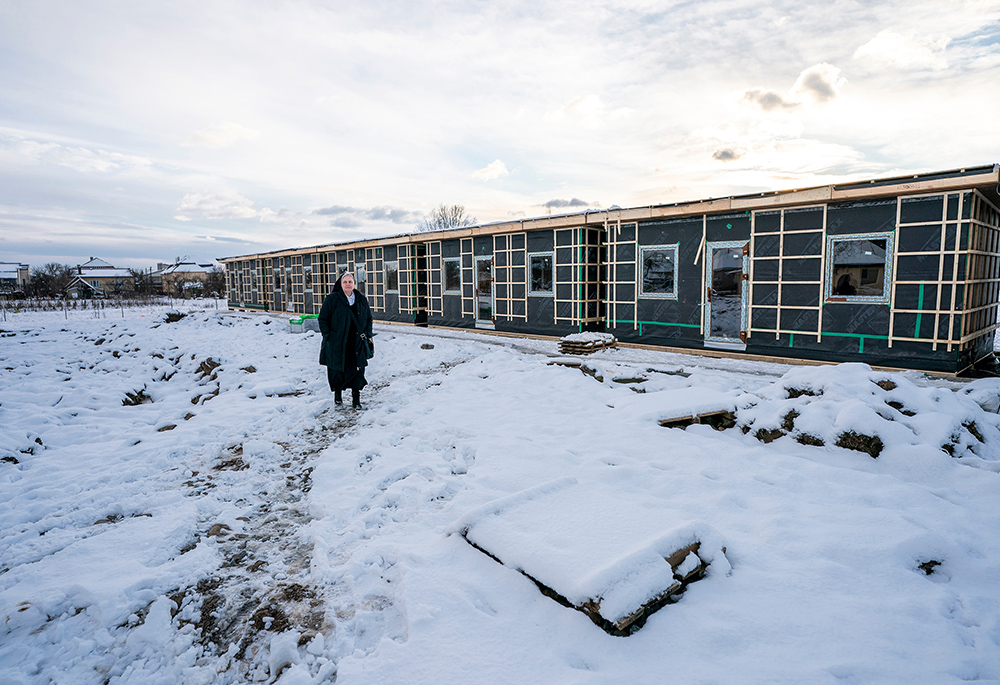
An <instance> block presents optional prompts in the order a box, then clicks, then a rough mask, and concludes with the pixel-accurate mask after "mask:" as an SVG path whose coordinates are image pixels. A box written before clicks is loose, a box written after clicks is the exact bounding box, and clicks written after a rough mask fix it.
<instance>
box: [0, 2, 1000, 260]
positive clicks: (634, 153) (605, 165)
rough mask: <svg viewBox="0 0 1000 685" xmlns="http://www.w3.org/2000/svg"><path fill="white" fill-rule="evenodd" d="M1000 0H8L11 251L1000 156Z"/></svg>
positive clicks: (770, 184)
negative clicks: (444, 206)
mask: <svg viewBox="0 0 1000 685" xmlns="http://www.w3.org/2000/svg"><path fill="white" fill-rule="evenodd" d="M998 83H1000V0H886V1H874V2H872V1H863V0H827V1H825V2H822V3H820V2H802V1H801V0H795V1H791V0H788V1H786V0H778V1H775V2H768V3H760V2H757V1H756V0H754V1H751V0H704V1H694V0H690V1H671V0H660V1H658V2H650V1H647V0H619V1H606V0H605V1H597V0H573V1H572V2H570V1H569V0H551V1H549V0H531V1H530V2H529V1H524V2H521V1H518V0H513V1H510V2H476V1H474V0H466V1H465V2H453V1H449V0H413V1H411V2H406V3H397V2H380V1H378V0H367V1H365V2H323V1H320V0H314V1H311V2H309V1H305V0H286V1H283V2H278V1H273V2H264V1H259V2H246V1H240V2H237V1H235V0H207V1H206V0H198V1H197V2H196V1H193V0H190V1H189V0H178V1H177V2H171V3H162V2H152V1H150V0H140V1H135V0H94V1H93V2H87V3H80V2H74V1H73V0H23V1H22V0H0V262H24V263H28V264H31V265H33V266H36V267H37V266H40V265H42V264H45V263H48V262H53V261H55V262H59V263H67V264H71V265H74V264H78V263H81V262H83V261H86V260H87V259H88V258H90V257H92V256H98V257H101V258H102V259H105V260H106V261H109V262H111V263H112V264H114V265H115V266H121V267H131V268H147V267H150V266H154V265H155V264H156V263H157V262H167V261H174V260H175V259H177V258H186V259H190V260H196V261H208V260H211V259H216V258H220V257H226V256H236V255H243V254H252V253H257V252H262V251H268V250H274V249H280V248H287V247H301V246H309V245H319V244H327V243H336V242H344V241H350V240H356V239H361V238H369V237H381V236H388V235H396V234H400V233H408V232H411V231H413V230H415V228H416V226H417V224H418V223H419V222H420V220H421V219H423V218H424V217H425V216H426V215H427V213H428V212H430V211H431V210H432V209H433V208H434V207H436V206H438V205H439V204H441V203H446V204H461V205H464V206H465V208H466V210H467V213H468V214H469V215H471V216H472V217H475V218H476V219H478V221H479V222H480V223H488V222H495V221H504V220H510V219H517V218H523V217H536V216H545V215H548V214H560V213H567V212H578V211H583V210H585V209H596V208H608V207H612V206H620V207H635V206H644V205H650V204H662V203H672V202H682V201H689V200H698V199H704V198H709V197H726V196H730V195H739V194H745V193H754V192H763V191H770V190H780V189H791V188H802V187H810V186H816V185H826V184H829V183H835V182H840V181H844V180H860V179H869V178H877V177H883V176H892V175H898V174H909V173H919V172H926V171H939V170H946V169H955V168H964V167H969V166H977V165H982V164H992V163H995V162H1000V134H998V133H997V130H996V112H997V111H1000V89H998V87H997V84H998Z"/></svg>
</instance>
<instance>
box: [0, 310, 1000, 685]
mask: <svg viewBox="0 0 1000 685" xmlns="http://www.w3.org/2000/svg"><path fill="white" fill-rule="evenodd" d="M182 313H184V314H185V316H184V317H183V318H179V319H178V318H175V320H173V321H171V322H169V323H168V322H167V321H166V319H165V317H164V314H165V312H162V311H160V312H145V316H143V315H141V314H140V313H138V312H134V313H133V312H126V314H127V316H126V317H125V318H124V319H122V318H118V319H112V318H108V319H96V318H92V317H84V316H82V315H81V316H80V318H75V319H74V318H69V319H67V318H66V316H65V315H63V314H62V313H58V314H55V315H43V314H38V315H18V317H20V318H11V319H9V320H8V322H7V323H6V324H4V325H2V326H0V328H3V329H4V332H2V333H0V335H2V336H4V337H0V431H2V435H0V449H2V450H3V451H2V452H0V682H3V683H5V684H6V683H12V684H21V683H32V684H34V683H49V682H65V683H109V684H118V683H180V682H183V683H206V684H207V683H236V682H247V681H251V682H276V683H281V684H282V685H293V684H294V685H300V684H304V683H311V684H314V685H317V684H320V683H331V682H333V680H334V678H336V681H337V682H338V683H372V682H393V683H397V682H407V683H450V682H462V683H468V682H476V683H494V682H495V683H500V682H504V683H506V682H524V683H536V682H537V683H542V682H544V683H553V682H592V683H598V682H601V683H604V682H664V681H675V682H706V683H708V682H711V683H746V682H785V683H804V682H810V683H812V682H819V683H824V682H830V683H833V682H866V683H868V682H878V683H884V682H898V683H913V682H934V683H938V682H941V683H947V682H964V681H969V680H984V681H988V680H991V679H992V680H997V679H1000V666H998V664H1000V595H998V593H997V579H998V578H1000V506H998V504H1000V498H998V494H997V493H998V492H1000V490H998V481H997V478H998V477H1000V474H998V473H996V472H995V467H996V465H997V464H998V463H1000V461H998V451H1000V450H998V445H1000V437H998V435H997V432H996V431H997V428H998V424H997V422H996V414H995V411H996V409H997V407H998V406H1000V383H998V382H997V381H994V380H982V381H973V382H966V381H954V380H946V379H936V378H930V377H927V376H924V375H923V374H919V373H910V372H907V373H884V372H874V371H871V370H870V369H867V368H866V367H862V366H839V367H815V368H813V367H801V368H795V369H789V368H788V367H787V366H781V365H772V364H761V363H752V362H746V361H740V360H712V359H698V358H693V357H687V356H683V355H678V354H668V353H662V352H653V351H645V350H622V349H604V350H601V351H599V352H596V353H595V354H594V355H592V356H591V357H589V358H588V365H589V366H588V370H589V371H590V373H581V369H580V368H569V367H566V366H559V365H550V361H552V359H551V358H550V357H549V353H551V352H552V350H551V346H552V345H551V342H546V341H531V340H524V341H521V340H518V341H514V340H512V339H510V338H499V337H490V336H485V335H481V334H477V333H472V332H461V331H432V330H420V329H414V328H402V327H399V328H397V327H391V326H382V325H378V326H376V332H377V333H378V344H377V345H376V348H377V353H376V357H375V358H374V359H373V360H372V365H371V366H370V367H369V373H368V378H369V380H370V382H371V385H370V386H369V387H368V388H366V389H365V391H364V392H363V395H362V399H363V401H364V402H366V403H367V406H368V409H367V411H363V412H353V411H351V410H349V409H348V410H344V409H337V408H335V407H334V405H333V402H332V395H331V393H330V392H329V390H328V388H327V387H326V380H325V375H324V373H323V369H322V367H320V366H318V364H317V358H318V348H319V336H318V335H317V334H315V333H312V332H306V333H303V334H302V335H290V334H289V333H288V327H287V325H285V323H284V320H283V319H280V318H275V319H270V318H268V317H266V316H261V315H244V314H216V313H214V312H207V313H206V312H190V313H189V312H186V311H185V312H182ZM581 368H582V367H581ZM598 378H599V379H600V380H601V382H597V379H598ZM807 392H812V393H813V394H812V395H810V394H807ZM792 395H795V396H792ZM897 405H898V406H897ZM793 410H794V412H795V415H794V416H791V413H792V411H793ZM712 411H724V412H731V413H732V414H733V416H734V427H733V428H730V429H728V430H721V431H719V430H714V429H713V428H712V427H711V426H710V425H697V424H696V425H689V426H687V427H686V428H685V429H683V430H679V429H676V428H665V427H662V426H661V425H660V423H659V422H660V420H663V419H667V418H671V417H672V416H673V417H675V418H676V417H677V416H680V414H678V412H687V413H689V414H690V413H692V412H694V413H703V412H712ZM910 412H912V415H911V414H910ZM786 421H787V422H788V425H789V428H788V429H786V428H785V423H786ZM742 426H748V427H749V429H748V432H746V433H744V432H743V431H742V430H741V429H740V427H742ZM759 431H781V432H783V433H784V435H782V434H780V433H775V434H774V439H772V441H771V442H763V441H762V440H761V439H759V438H758V436H757V434H758V432H759ZM848 432H853V433H855V434H857V435H858V436H867V437H868V438H870V439H872V440H873V439H874V438H878V439H879V441H880V442H881V443H882V449H881V451H880V452H879V453H878V458H876V459H872V458H871V457H870V456H869V455H868V454H866V453H864V452H860V451H858V450H857V449H845V448H843V447H838V446H837V445H836V443H837V441H838V440H839V439H840V436H842V435H843V434H844V433H848ZM762 435H763V434H762ZM804 436H810V438H815V441H812V440H809V439H805V438H804ZM800 438H802V442H799V439H800ZM819 441H822V442H823V445H822V446H819V445H818V442H819ZM803 442H805V443H806V444H802V443H803ZM810 443H811V444H810ZM948 445H950V446H951V447H950V453H949V448H948ZM970 467H972V468H970ZM571 481H574V482H575V485H572V486H571V485H569V484H570V482H571ZM552 483H562V484H564V485H565V486H566V487H563V488H562V489H558V488H557V490H558V491H557V492H550V493H549V494H547V495H545V496H539V497H534V498H527V500H525V501H523V502H522V503H521V504H520V505H519V506H516V507H509V508H507V511H508V513H507V514H505V516H509V517H511V518H506V519H504V517H501V516H494V515H493V514H488V513H485V512H488V511H496V510H497V506H498V504H497V503H508V504H510V503H512V502H516V501H519V498H521V499H522V500H523V499H524V498H523V493H531V492H537V490H536V488H539V487H540V486H542V487H543V489H544V486H545V484H552ZM501 509H503V507H501ZM477 512H478V513H477ZM504 522H509V523H510V524H511V526H510V527H509V528H505V527H504V526H494V525H492V524H494V523H504ZM472 523H474V524H475V525H470V524H472ZM515 523H516V525H513V524H515ZM463 526H466V527H467V529H468V530H470V531H472V535H475V534H476V533H477V532H478V534H481V535H482V536H483V537H482V538H481V542H483V544H484V545H491V546H495V547H497V548H498V549H499V548H503V555H504V556H507V557H510V558H518V560H519V561H518V563H513V564H509V565H505V564H500V563H497V562H496V561H495V560H494V559H491V558H490V557H488V556H487V555H485V554H483V553H481V552H480V551H478V550H476V549H474V548H473V547H472V546H471V545H470V544H469V543H468V542H467V541H466V540H465V539H463V536H461V535H456V534H451V533H452V532H454V531H456V530H461V529H462V527H463ZM693 536H697V537H700V538H701V539H702V541H703V543H704V544H705V546H706V555H708V554H710V553H711V551H712V550H713V549H715V550H717V549H718V548H719V547H721V546H723V545H724V546H725V547H726V551H725V554H724V555H722V554H716V555H715V557H714V561H713V562H712V564H711V565H710V566H709V569H708V575H707V576H706V577H705V578H704V579H703V580H700V581H698V582H696V583H693V584H691V585H690V586H688V588H687V591H686V592H685V593H684V594H683V596H682V597H681V598H680V600H679V601H678V602H677V603H675V604H671V605H669V606H666V607H664V608H662V609H660V610H659V611H657V612H656V613H654V614H653V615H652V616H650V617H649V619H648V621H647V622H646V623H645V625H644V626H643V627H642V629H641V630H639V631H638V632H636V633H634V634H633V635H630V636H628V637H615V636H612V635H609V634H607V633H605V632H604V631H602V630H601V629H600V628H598V627H597V626H595V625H594V623H593V622H592V621H591V620H590V618H588V617H587V616H586V615H584V614H583V613H581V612H579V611H575V610H573V609H570V608H567V607H565V606H563V605H561V604H559V603H558V602H556V601H553V600H552V599H551V598H549V597H547V596H545V595H543V594H542V593H541V592H540V590H539V587H538V586H537V585H536V584H535V583H534V582H532V581H531V580H530V579H529V578H527V577H525V575H524V574H522V573H520V572H519V571H518V570H517V567H518V566H521V567H523V568H524V569H525V570H526V571H527V569H528V568H530V569H531V573H532V575H535V574H537V576H539V577H541V576H544V577H545V578H547V579H548V580H549V581H550V582H552V583H553V585H558V586H559V587H560V589H561V590H560V591H563V592H565V593H567V595H573V596H574V597H578V598H586V597H590V598H593V597H594V596H596V595H603V597H602V606H605V605H604V602H605V601H606V602H607V604H606V607H607V609H608V612H609V615H611V614H620V613H621V612H622V611H626V610H627V609H626V608H623V607H626V606H627V605H630V604H634V602H633V600H636V601H638V598H640V597H644V596H647V595H649V594H651V593H654V592H655V590H653V589H651V588H653V587H654V586H656V585H661V584H662V583H661V582H653V581H654V580H656V579H657V571H656V569H657V564H661V566H660V567H659V570H660V571H662V573H661V575H660V576H659V580H660V581H666V580H667V579H666V569H664V568H663V567H662V561H657V559H656V558H655V554H658V555H660V556H659V559H662V558H663V555H664V554H665V553H666V552H665V550H666V549H667V548H668V547H673V546H675V545H676V544H679V543H681V542H684V541H686V540H689V539H692V537H693ZM518 555H520V556H518ZM573 560H587V564H586V565H585V564H583V562H580V566H579V568H578V569H573V568H572V567H573V566H574V564H575V563H576V562H574V561H573ZM647 562H648V564H647ZM692 562H694V560H692ZM726 565H731V573H726V572H723V571H725V570H726V568H725V566H726ZM584 566H586V569H585V568H584ZM685 568H686V567H685ZM633 581H634V582H633ZM616 593H618V594H616ZM609 598H610V599H609ZM618 599H620V600H621V605H620V608H619V609H617V610H612V608H611V607H612V606H613V603H614V602H615V601H618Z"/></svg>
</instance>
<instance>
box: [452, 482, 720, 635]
mask: <svg viewBox="0 0 1000 685" xmlns="http://www.w3.org/2000/svg"><path fill="white" fill-rule="evenodd" d="M453 532H459V533H461V534H462V535H463V536H464V537H465V539H466V540H468V541H469V542H470V543H471V544H472V545H473V546H475V547H477V548H478V549H480V550H481V551H484V552H486V553H487V554H489V555H490V556H492V557H493V558H495V559H497V560H498V561H499V562H500V563H502V564H504V565H505V566H509V567H511V568H514V569H517V570H518V571H521V572H522V573H524V574H525V575H527V576H528V577H529V578H531V579H532V580H533V581H535V583H537V584H538V585H539V586H540V588H541V589H542V590H543V592H545V594H547V595H548V596H550V597H553V598H554V599H556V600H557V601H560V602H562V603H564V604H566V605H567V606H572V607H573V608H576V609H578V610H580V611H583V612H584V613H586V614H587V615H588V616H590V617H591V619H592V620H593V621H594V622H595V623H596V624H598V625H599V626H601V627H602V628H604V629H605V630H607V631H608V632H611V633H613V634H629V633H630V632H632V631H633V630H636V629H638V628H639V627H641V626H642V624H643V623H644V622H645V619H646V618H647V617H648V616H649V614H651V613H653V612H654V611H656V610H657V609H659V608H660V607H662V606H664V605H665V604H668V603H670V602H671V601H674V600H676V598H677V597H678V596H679V595H680V593H682V592H683V591H684V589H685V587H686V586H687V584H688V583H690V582H693V581H695V580H698V579H700V578H701V577H703V576H704V573H705V570H706V568H707V566H708V565H709V564H711V563H712V562H714V561H716V560H718V559H724V557H723V554H722V545H721V537H720V536H719V534H718V533H716V531H715V530H713V529H712V528H711V527H710V526H707V525H705V524H701V523H697V522H692V521H684V520H678V519H677V513H676V512H671V511H667V510H661V511H656V510H650V509H648V508H645V507H642V508H636V507H633V506H630V505H629V502H626V501H622V500H621V499H620V498H616V497H615V496H614V493H613V492H611V491H608V490H607V489H605V488H604V487H602V486H601V485H600V484H597V483H580V482H578V481H577V480H576V479H575V478H563V479H559V480H556V481H552V482H549V483H545V484H543V485H539V486H537V487H534V488H530V489H528V490H524V491H522V492H518V493H516V494H513V495H510V496H509V497H504V498H502V499H499V500H495V501H493V502H490V503H489V504H486V505H484V506H483V507H480V508H479V509H477V510H475V511H473V512H470V513H469V514H467V515H466V516H464V517H462V519H460V520H459V521H458V522H457V523H456V525H455V526H454V527H453ZM724 566H725V567H726V568H728V563H725V564H724Z"/></svg>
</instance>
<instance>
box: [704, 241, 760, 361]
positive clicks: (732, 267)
mask: <svg viewBox="0 0 1000 685" xmlns="http://www.w3.org/2000/svg"><path fill="white" fill-rule="evenodd" d="M748 244H749V243H747V242H746V241H743V240H740V241H733V242H720V243H708V244H707V245H706V246H705V247H706V257H707V258H706V260H705V299H706V302H705V344H706V346H708V347H724V348H730V349H732V348H735V349H745V348H746V331H747V311H748V304H749V296H748V295H749V293H748V291H749V288H748V287H747V286H748V285H749V281H748V280H747V275H748V273H749V266H750V257H749V255H748V254H747V250H746V247H747V245H748Z"/></svg>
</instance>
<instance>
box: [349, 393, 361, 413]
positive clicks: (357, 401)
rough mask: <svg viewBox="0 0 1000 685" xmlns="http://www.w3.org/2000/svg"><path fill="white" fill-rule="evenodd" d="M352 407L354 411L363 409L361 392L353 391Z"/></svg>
mask: <svg viewBox="0 0 1000 685" xmlns="http://www.w3.org/2000/svg"><path fill="white" fill-rule="evenodd" d="M351 406H352V407H353V408H354V409H361V391H360V390H351Z"/></svg>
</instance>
